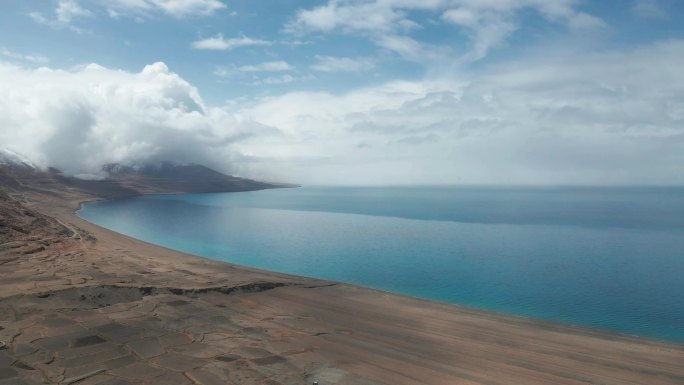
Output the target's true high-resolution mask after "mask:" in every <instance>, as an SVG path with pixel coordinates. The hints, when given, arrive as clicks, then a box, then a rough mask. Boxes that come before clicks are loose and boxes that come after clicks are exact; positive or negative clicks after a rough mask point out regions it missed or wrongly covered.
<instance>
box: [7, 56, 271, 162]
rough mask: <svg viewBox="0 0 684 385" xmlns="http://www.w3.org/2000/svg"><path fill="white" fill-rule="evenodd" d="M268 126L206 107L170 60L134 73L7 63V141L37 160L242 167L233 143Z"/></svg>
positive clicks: (259, 133)
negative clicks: (66, 69)
mask: <svg viewBox="0 0 684 385" xmlns="http://www.w3.org/2000/svg"><path fill="white" fill-rule="evenodd" d="M269 130H270V132H275V130H273V129H269V128H268V127H264V126H258V125H253V124H241V123H240V122H239V121H238V120H237V119H235V117H233V116H232V115H230V114H228V113H227V112H226V111H224V110H223V109H221V108H211V107H207V106H205V105H204V103H203V102H202V99H201V98H200V96H199V94H198V92H197V90H196V89H195V87H193V86H192V85H191V84H189V83H188V82H186V81H185V80H183V79H182V78H180V77H179V76H178V75H177V74H175V73H173V72H171V71H169V69H168V68H167V67H166V65H164V64H163V63H155V64H152V65H148V66H146V67H145V68H144V69H143V70H142V71H141V72H138V73H131V72H126V71H121V70H112V69H107V68H104V67H101V66H98V65H95V64H91V65H88V66H85V67H82V68H80V69H76V70H70V71H65V70H54V69H49V68H39V69H27V68H23V67H18V66H15V65H10V64H6V63H1V62H0V143H2V147H7V148H9V149H11V150H14V151H16V152H18V153H20V154H23V155H25V156H27V157H28V158H29V159H30V160H32V161H33V162H34V163H36V164H40V165H49V166H54V167H57V168H60V169H62V170H64V171H66V172H69V173H71V174H89V175H97V174H98V173H99V172H100V171H101V167H102V165H104V164H106V163H124V164H135V163H143V162H156V161H162V160H174V161H178V162H198V163H205V164H207V165H210V166H214V167H217V168H219V169H221V170H224V171H239V163H238V162H237V159H240V157H241V155H240V154H239V152H237V151H236V150H235V149H234V147H233V145H234V143H236V142H238V141H240V140H248V139H249V138H250V137H251V136H253V135H260V136H262V137H264V138H267V137H268V136H267V135H265V132H266V131H269Z"/></svg>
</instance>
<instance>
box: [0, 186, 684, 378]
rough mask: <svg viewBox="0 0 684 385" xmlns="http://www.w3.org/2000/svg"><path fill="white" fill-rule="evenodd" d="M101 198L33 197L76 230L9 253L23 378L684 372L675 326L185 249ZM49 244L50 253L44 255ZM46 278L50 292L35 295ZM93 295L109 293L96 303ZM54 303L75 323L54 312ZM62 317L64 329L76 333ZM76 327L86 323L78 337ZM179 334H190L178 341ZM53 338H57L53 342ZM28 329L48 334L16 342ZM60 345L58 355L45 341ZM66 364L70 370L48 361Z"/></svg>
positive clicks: (13, 349)
mask: <svg viewBox="0 0 684 385" xmlns="http://www.w3.org/2000/svg"><path fill="white" fill-rule="evenodd" d="M84 198H86V199H84ZM94 200H97V199H93V197H92V196H90V197H85V196H84V195H78V194H77V195H75V196H72V197H71V198H70V199H69V198H64V197H45V196H42V197H38V196H31V197H29V201H30V203H31V205H30V206H29V207H32V208H35V209H36V211H38V212H40V213H43V214H46V215H48V216H51V217H54V218H55V220H56V221H57V222H59V223H63V225H64V226H66V227H67V228H70V229H71V230H72V231H73V232H74V235H73V236H72V237H67V238H65V239H60V240H59V242H55V243H50V244H49V245H47V246H45V249H44V250H40V251H38V252H35V253H31V254H22V255H24V257H23V258H26V259H27V260H26V261H21V260H18V261H19V262H18V264H17V265H16V266H14V268H12V267H13V265H12V263H14V262H8V263H4V264H1V265H0V277H2V278H0V288H2V291H1V292H2V296H1V297H2V299H1V300H0V306H4V307H7V306H14V308H13V310H14V313H15V314H20V313H21V308H22V306H25V305H23V304H24V302H30V303H31V306H29V308H30V309H29V310H30V311H29V310H27V313H25V314H22V315H21V316H20V317H16V318H18V319H17V320H7V319H0V326H2V327H3V329H2V330H0V336H2V337H0V339H1V340H3V341H5V340H7V339H8V338H7V337H6V336H7V335H8V334H10V333H9V332H8V331H10V330H14V331H15V332H18V333H19V334H18V335H16V336H13V337H12V339H10V343H9V344H8V345H9V346H8V349H7V350H4V351H0V376H2V374H1V373H2V371H1V365H2V364H1V362H2V361H1V359H2V358H1V357H2V354H3V352H8V353H10V354H12V356H13V357H14V359H15V361H14V362H13V363H12V366H11V367H10V369H11V370H13V371H14V372H16V373H18V374H19V375H21V376H22V378H24V379H32V378H33V379H34V380H35V379H37V377H38V374H40V376H44V377H43V379H45V378H48V379H49V380H50V381H54V382H53V383H68V382H67V381H66V380H67V379H68V378H67V377H68V376H71V377H69V379H74V378H77V377H79V376H81V377H82V378H81V379H79V380H76V381H90V382H88V383H98V382H97V381H95V380H102V381H103V382H105V381H110V380H111V381H113V380H116V379H119V380H121V379H123V380H125V381H128V382H129V383H163V382H162V379H163V380H164V381H166V383H179V384H182V383H189V384H212V383H218V382H212V381H221V382H222V383H226V382H227V381H228V382H230V381H232V382H234V383H245V384H251V383H255V384H256V383H264V384H265V383H269V384H283V385H284V384H301V383H307V382H308V383H311V382H312V381H318V382H319V383H320V384H321V385H323V384H352V383H353V384H370V385H375V384H388V385H389V384H400V385H401V384H406V385H408V384H415V383H430V384H551V383H553V384H588V383H605V384H625V383H635V384H645V383H648V384H678V383H683V382H684V367H683V365H681V363H682V362H684V345H680V344H678V343H676V342H671V341H661V340H654V339H650V338H643V337H637V336H630V335H625V334H619V333H613V332H606V331H603V330H596V329H589V328H584V327H578V326H573V325H568V324H563V323H557V322H553V321H544V320H539V319H534V318H528V317H522V316H514V315H510V314H505V313H498V312H491V311H486V310H480V309H475V308H470V307H466V306H461V305H453V304H447V303H442V302H437V301H430V300H425V299H421V298H416V297H409V296H404V295H400V294H393V293H389V292H385V291H381V290H377V289H372V288H365V287H361V286H355V285H350V284H344V283H338V282H332V281H327V280H317V279H314V278H305V277H298V276H292V275H288V274H281V273H277V272H270V271H265V270H260V269H255V268H250V267H245V266H240V265H235V264H231V263H228V262H222V261H217V260H213V259H209V258H205V257H201V256H195V255H190V254H186V253H182V252H179V251H176V250H172V249H168V248H164V247H162V246H158V245H154V244H151V243H148V242H145V241H141V240H137V239H134V238H132V237H128V236H126V235H123V234H120V233H116V232H114V231H112V230H109V229H106V228H104V227H101V226H98V225H96V224H93V223H91V222H88V221H86V220H84V219H82V218H80V217H78V216H77V215H76V214H75V210H77V208H78V207H80V204H82V203H87V202H92V201H94ZM37 249H38V248H36V250H37ZM55 255H57V257H55ZM34 259H35V260H34ZM47 260H51V261H53V262H50V263H53V264H54V265H51V266H44V264H46V262H45V261H47ZM15 262H16V261H15ZM36 271H38V273H36ZM36 274H37V275H36ZM29 277H34V278H33V282H28V279H27V278H29ZM29 283H31V284H29ZM94 293H97V295H95V294H94ZM46 294H48V296H49V297H50V298H53V299H54V300H52V301H45V300H43V299H39V297H42V296H45V295H46ZM76 294H78V295H76ZM98 295H102V296H103V297H104V298H107V301H105V302H106V303H99V302H98V301H100V299H98ZM74 296H75V297H74ZM72 297H74V298H86V300H85V302H86V303H83V302H84V301H83V300H74V299H72ZM91 297H92V298H91ZM72 301H75V302H74V303H72ZM89 301H92V303H90V302H89ZM117 301H118V302H117ZM58 302H60V303H61V304H58ZM115 302H116V303H115ZM180 302H183V304H180ZM64 304H67V305H68V306H67V307H66V308H59V306H63V305H64ZM74 304H76V305H74ZM55 306H57V307H58V308H55ZM69 306H76V307H74V308H76V309H78V310H76V311H74V310H73V309H74V308H71V309H72V310H68V309H67V308H68V307H69ZM54 319H57V320H60V322H57V323H59V324H62V323H63V324H64V325H62V326H51V325H52V324H53V323H55V321H51V320H54ZM27 320H28V321H27ZM31 320H32V321H31ZM30 321H31V322H30ZM179 323H180V324H182V325H178V324H179ZM17 325H18V326H22V327H23V328H22V327H18V328H16V327H14V326H17ZM26 325H29V326H26ZM111 325H118V326H117V327H126V328H131V329H134V330H135V331H136V332H135V333H133V331H132V332H131V333H133V334H131V335H128V336H123V337H122V336H118V335H116V334H117V333H111V332H110V331H108V329H107V330H105V331H103V330H104V329H106V326H109V327H110V328H113V326H111ZM103 328H104V329H103ZM60 333H63V334H64V333H66V334H64V335H66V336H67V337H64V338H65V339H66V340H65V341H61V340H60V339H59V336H60V335H62V334H60ZM70 333H71V334H70ZM73 333H76V334H77V335H81V337H77V338H75V339H74V337H73V335H72V334H73ZM79 333H80V334H79ZM53 334H55V335H53ZM124 334H125V333H124ZM25 335H30V336H32V337H30V338H22V336H25ZM171 336H172V337H173V338H174V339H178V340H183V342H184V344H181V345H173V344H168V341H166V339H170V338H172V337H171ZM37 337H40V338H37ZM86 337H88V338H90V337H92V338H91V339H95V338H97V339H98V340H97V341H99V340H100V339H101V340H102V341H103V342H102V343H98V344H94V345H93V347H100V346H102V345H107V348H108V349H109V350H105V351H107V352H111V353H110V354H109V355H105V356H106V357H105V358H109V359H108V360H105V358H102V357H100V356H97V357H95V356H96V355H98V354H100V353H92V352H91V353H88V354H86V355H84V356H78V358H80V359H81V360H82V363H83V365H80V366H75V367H70V365H72V364H71V362H72V361H73V358H66V357H70V356H72V355H73V354H70V353H71V351H73V350H78V349H83V348H82V347H78V348H76V347H74V344H78V343H77V342H74V341H81V340H79V339H78V338H86ZM51 338H52V339H55V341H52V340H50V341H48V342H51V343H44V340H46V339H48V340H49V339H51ZM59 342H63V345H65V346H61V345H60V344H59ZM25 345H26V346H31V347H32V348H37V350H36V351H33V352H31V353H29V354H28V355H21V354H20V353H22V352H21V350H22V348H26V346H25ZM46 345H50V346H46ZM57 345H59V346H57ZM50 347H55V348H63V349H62V350H59V349H53V350H51V349H50ZM27 350H31V349H27ZM51 352H52V354H53V355H52V357H51V359H52V361H51V362H50V363H49V364H45V363H44V362H40V361H41V360H40V359H38V358H37V357H34V356H36V355H38V354H39V353H41V354H50V353H51ZM115 352H116V353H115ZM103 354H104V353H103ZM110 356H112V357H113V358H112V357H110ZM114 356H116V357H114ZM181 358H182V359H181ZM70 359H71V360H72V361H69V360H70ZM179 359H180V361H184V362H187V365H186V366H187V368H186V367H185V366H184V367H183V368H182V369H184V370H182V371H178V370H174V368H173V365H172V364H171V363H172V362H176V361H179ZM113 360H119V361H117V362H116V363H112V361H113ZM44 361H47V360H44ZM17 362H21V363H24V364H26V365H27V366H30V367H31V368H33V370H23V369H22V367H21V365H19V366H17V365H16V364H17ZM118 364H121V366H117V365H118ZM60 365H61V366H60ZM178 365H180V364H178ZM55 367H60V368H61V369H60V370H61V371H60V372H59V374H55V375H54V376H53V377H50V375H51V374H50V373H52V372H51V370H53V371H54V369H55ZM143 369H144V370H143ZM176 369H177V368H176ZM92 373H94V374H92ZM45 376H47V377H45ZM60 376H62V377H60ZM60 378H61V380H60ZM1 380H2V379H1V378H0V381H1ZM76 381H74V382H76ZM155 381H157V382H155ZM51 383H52V382H51Z"/></svg>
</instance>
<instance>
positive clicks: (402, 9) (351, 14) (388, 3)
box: [285, 0, 606, 61]
mask: <svg viewBox="0 0 684 385" xmlns="http://www.w3.org/2000/svg"><path fill="white" fill-rule="evenodd" d="M576 8H577V1H575V0H556V1H543V0H487V1H482V0H425V1H417V0H329V1H328V3H327V4H325V5H321V6H317V7H314V8H311V9H302V10H299V11H298V12H297V14H296V16H295V18H294V19H293V20H292V21H291V22H290V23H288V24H287V25H286V27H285V30H286V31H288V32H290V33H295V34H297V33H299V34H301V33H307V32H323V33H342V34H348V35H359V36H364V37H367V38H369V39H370V40H371V41H372V42H374V43H375V44H377V45H378V46H380V47H382V48H386V49H389V50H391V51H394V52H396V53H397V54H399V55H401V56H403V57H405V58H406V59H409V60H417V61H424V60H426V59H429V58H430V57H432V58H440V57H442V55H440V53H439V52H438V51H439V50H435V47H430V46H429V45H427V44H425V43H423V42H420V41H419V40H416V39H415V38H413V37H411V33H412V32H413V31H415V30H418V29H420V28H421V27H422V26H421V25H419V24H418V23H417V22H416V21H415V20H412V19H411V15H412V11H423V12H428V13H432V14H433V15H435V16H441V19H442V20H443V21H445V22H448V23H451V24H453V25H455V26H457V27H459V28H463V29H464V30H465V31H466V32H467V33H468V34H469V35H470V38H471V41H472V45H473V48H472V51H471V52H469V53H468V54H466V55H465V58H466V59H467V60H477V59H480V58H482V57H483V56H485V55H486V54H487V52H488V51H489V50H490V49H491V48H493V47H495V46H497V45H499V44H501V43H502V42H503V41H505V40H506V39H507V38H508V37H509V36H510V35H511V34H512V33H513V32H514V31H516V30H517V29H518V22H519V19H520V18H521V16H520V14H521V13H522V12H523V11H526V10H530V11H535V12H537V13H538V14H540V15H541V16H542V17H544V18H545V19H546V20H548V21H549V22H554V23H563V24H565V25H567V26H568V27H569V28H571V29H583V30H586V29H596V28H603V27H605V26H606V24H605V22H603V20H601V19H599V18H597V17H595V16H592V15H589V14H586V13H583V12H580V11H577V10H576Z"/></svg>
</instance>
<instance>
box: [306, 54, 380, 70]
mask: <svg viewBox="0 0 684 385" xmlns="http://www.w3.org/2000/svg"><path fill="white" fill-rule="evenodd" d="M316 60H317V63H316V64H314V65H312V66H311V69H312V70H314V71H320V72H360V71H367V70H369V69H372V68H374V67H375V63H373V60H371V59H368V58H351V57H334V56H320V55H316Z"/></svg>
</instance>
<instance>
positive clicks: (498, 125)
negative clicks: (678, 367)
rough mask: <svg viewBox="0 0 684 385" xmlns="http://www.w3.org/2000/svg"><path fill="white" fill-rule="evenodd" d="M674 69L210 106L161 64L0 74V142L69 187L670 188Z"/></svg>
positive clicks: (682, 107)
mask: <svg viewBox="0 0 684 385" xmlns="http://www.w3.org/2000/svg"><path fill="white" fill-rule="evenodd" d="M682 62H684V41H682V40H669V41H663V42H660V43H657V44H652V45H648V46H643V47H637V48H631V49H624V50H614V51H608V52H602V53H584V54H581V55H580V54H571V53H568V52H564V53H556V54H552V53H551V52H550V51H546V52H544V53H543V54H540V55H539V56H527V57H523V58H520V59H518V60H517V61H513V62H507V63H505V64H504V63H501V64H497V65H492V66H489V67H486V68H482V69H480V70H478V71H477V72H472V73H469V74H461V75H454V74H449V75H439V76H437V75H435V76H433V77H428V78H425V79H423V80H416V81H393V82H388V83H384V84H380V85H377V86H371V87H366V88H360V89H356V90H354V91H351V92H347V93H341V94H334V93H329V92H312V91H306V92H304V91H300V92H289V93H285V94H281V95H278V96H268V97H259V98H257V99H251V100H245V99H239V100H235V101H233V102H231V103H228V104H226V105H224V106H215V107H211V106H206V105H205V103H204V102H203V101H202V99H201V97H200V95H199V93H198V90H197V89H196V88H195V87H193V86H192V85H191V84H189V83H188V82H187V81H185V80H184V79H182V78H181V77H180V76H179V75H177V74H175V73H173V72H172V71H170V70H169V69H168V68H167V67H166V65H164V64H163V63H155V64H152V65H148V66H146V67H145V68H144V69H143V70H142V71H140V72H135V73H131V72H126V71H119V70H112V69H107V68H103V67H100V66H97V65H88V66H85V67H81V68H78V69H72V70H69V71H65V70H53V69H48V68H39V69H26V68H22V67H18V66H15V65H10V64H0V143H2V147H7V148H9V149H10V150H13V151H15V152H17V153H20V154H23V155H25V156H26V157H27V158H28V159H30V160H31V161H32V162H34V163H37V164H42V165H50V166H55V167H58V168H60V169H63V170H65V171H67V172H69V173H72V174H97V173H98V172H99V171H100V169H101V167H102V165H103V164H106V163H123V164H136V163H149V162H159V161H162V160H174V161H177V162H182V163H204V164H207V165H209V166H212V167H215V168H217V169H219V170H221V171H226V172H232V173H236V174H238V175H244V176H249V177H254V178H262V179H271V180H282V181H290V182H298V183H304V184H455V183H463V184H587V185H596V184H598V185H603V184H637V185H638V184H661V185H672V184H677V185H682V184H684V166H683V165H684V72H682V71H681V69H680V66H679V63H682ZM262 67H263V68H262ZM281 67H285V66H284V65H283V64H277V65H276V64H267V65H266V64H265V65H262V66H259V67H256V66H255V67H254V68H249V69H250V70H251V69H253V70H257V69H259V70H262V69H278V68H281Z"/></svg>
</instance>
